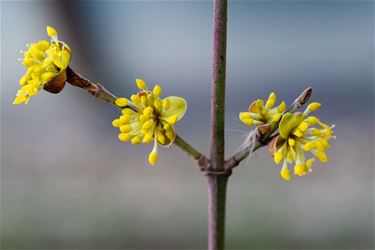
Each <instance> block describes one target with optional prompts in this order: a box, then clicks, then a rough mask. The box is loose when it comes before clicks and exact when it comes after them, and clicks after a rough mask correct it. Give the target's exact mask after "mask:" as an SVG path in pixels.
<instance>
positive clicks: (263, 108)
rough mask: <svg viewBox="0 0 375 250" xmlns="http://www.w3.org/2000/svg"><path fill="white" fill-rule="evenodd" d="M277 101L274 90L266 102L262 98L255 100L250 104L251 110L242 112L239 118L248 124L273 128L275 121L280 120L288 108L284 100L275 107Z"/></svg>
mask: <svg viewBox="0 0 375 250" xmlns="http://www.w3.org/2000/svg"><path fill="white" fill-rule="evenodd" d="M275 103H276V94H275V93H274V92H272V93H271V94H270V95H269V97H268V100H267V101H266V103H265V104H264V101H263V100H262V99H258V100H256V101H254V102H253V103H252V104H250V106H249V112H241V113H240V115H239V118H240V120H241V121H242V122H243V123H244V124H245V125H247V126H253V125H255V126H258V127H263V128H264V127H267V130H268V129H272V128H273V126H274V125H275V123H277V122H278V121H279V120H280V118H281V116H282V113H283V112H284V111H285V108H286V104H285V102H284V101H283V102H281V103H280V104H279V105H278V106H277V107H274V108H273V106H274V105H275Z"/></svg>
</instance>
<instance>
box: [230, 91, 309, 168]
mask: <svg viewBox="0 0 375 250" xmlns="http://www.w3.org/2000/svg"><path fill="white" fill-rule="evenodd" d="M311 94H312V88H311V87H308V88H307V89H305V90H304V91H303V92H302V93H301V94H300V95H299V96H298V97H297V98H296V99H295V100H294V102H293V103H292V104H291V105H290V106H289V107H288V108H287V109H286V111H285V112H284V113H286V112H289V113H294V112H295V111H297V110H298V109H299V108H301V107H302V106H303V105H304V104H305V103H306V102H307V101H308V100H309V98H310V96H311ZM278 127H279V126H278V123H277V124H276V126H275V129H274V130H273V131H270V132H268V133H266V134H263V135H262V134H261V132H260V131H259V129H258V128H255V129H254V130H253V131H252V132H251V133H250V135H249V138H247V139H246V142H248V143H247V145H246V147H245V148H243V149H242V150H240V151H239V152H237V153H236V154H235V155H233V156H232V157H230V158H229V159H228V160H227V161H226V162H225V169H227V170H231V169H233V168H235V167H236V166H238V164H239V163H240V162H241V161H242V160H244V159H245V158H246V157H247V156H249V154H250V153H252V152H254V151H256V150H257V149H259V148H261V147H263V146H266V145H267V144H268V143H269V142H270V141H271V140H272V138H273V136H272V135H273V133H274V132H275V131H276V130H277V128H278Z"/></svg>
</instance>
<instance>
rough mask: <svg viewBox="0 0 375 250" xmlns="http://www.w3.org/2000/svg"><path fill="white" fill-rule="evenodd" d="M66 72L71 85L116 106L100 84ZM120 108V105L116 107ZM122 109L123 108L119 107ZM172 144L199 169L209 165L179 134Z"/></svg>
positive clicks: (72, 72) (113, 98) (111, 95)
mask: <svg viewBox="0 0 375 250" xmlns="http://www.w3.org/2000/svg"><path fill="white" fill-rule="evenodd" d="M66 74H67V82H68V83H70V84H71V85H74V86H76V87H79V88H82V89H85V90H87V91H88V92H89V93H90V94H91V95H93V96H95V97H96V98H98V99H100V100H103V101H106V102H108V103H110V104H112V105H114V106H115V107H118V106H117V105H116V104H115V102H116V99H117V97H116V96H115V95H114V94H112V93H111V92H109V91H108V90H106V89H105V88H104V87H103V86H102V85H101V84H98V83H94V82H92V81H90V80H88V79H86V78H84V77H83V76H81V75H79V74H78V73H76V72H75V71H74V70H72V69H71V68H70V67H68V68H67V71H66ZM118 108H120V107H118ZM128 108H131V109H133V110H134V111H136V110H135V109H134V108H133V107H131V106H128ZM121 109H123V108H121ZM174 144H175V145H176V146H177V147H178V148H180V149H181V150H182V151H184V152H185V153H187V154H188V155H189V156H190V157H192V158H193V159H194V160H196V162H197V164H198V166H199V167H200V169H201V170H204V169H206V168H208V166H209V160H208V159H207V158H206V156H204V155H203V154H202V153H200V152H199V151H198V150H196V149H195V148H194V147H193V146H191V145H190V144H189V143H187V142H186V141H185V140H183V139H182V138H181V137H180V136H179V135H176V139H175V141H174Z"/></svg>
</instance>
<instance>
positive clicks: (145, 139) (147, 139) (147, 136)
mask: <svg viewBox="0 0 375 250" xmlns="http://www.w3.org/2000/svg"><path fill="white" fill-rule="evenodd" d="M153 139H154V137H153V136H152V134H150V133H146V134H145V136H144V137H143V142H144V143H150V142H152V140H153Z"/></svg>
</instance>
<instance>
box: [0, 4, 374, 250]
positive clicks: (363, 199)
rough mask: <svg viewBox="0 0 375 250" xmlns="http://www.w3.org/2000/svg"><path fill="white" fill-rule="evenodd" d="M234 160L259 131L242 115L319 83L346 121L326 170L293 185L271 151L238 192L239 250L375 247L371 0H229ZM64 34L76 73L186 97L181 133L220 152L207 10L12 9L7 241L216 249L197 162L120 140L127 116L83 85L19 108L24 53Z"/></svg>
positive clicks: (232, 214)
mask: <svg viewBox="0 0 375 250" xmlns="http://www.w3.org/2000/svg"><path fill="white" fill-rule="evenodd" d="M228 17H229V21H228V51H227V52H228V62H227V102H226V107H227V108H226V113H227V117H226V118H227V119H226V132H227V133H226V142H227V148H226V155H227V156H230V155H231V154H232V153H234V152H235V150H236V148H237V147H238V146H239V145H240V144H241V143H242V141H243V140H244V138H245V137H246V134H247V133H248V131H249V129H248V128H247V127H246V126H244V125H242V124H241V123H240V121H239V120H238V119H237V114H238V113H239V112H241V111H244V110H246V109H247V107H248V105H249V104H250V103H251V102H252V101H253V100H255V99H257V98H267V96H268V94H269V92H270V91H275V92H276V93H278V97H279V100H286V101H287V102H289V103H290V102H292V101H293V100H294V98H295V97H296V96H297V95H298V94H299V93H300V92H301V91H302V90H303V89H305V88H306V87H308V86H311V87H312V88H313V90H314V93H313V97H312V99H313V100H316V101H319V102H322V103H323V106H322V108H321V109H320V110H319V111H318V112H317V113H316V114H317V115H318V116H319V117H320V118H321V119H322V120H323V121H325V122H326V123H328V124H336V128H335V134H336V135H337V139H336V140H334V141H333V142H332V145H333V148H332V149H331V150H330V151H329V158H330V161H329V163H328V164H321V163H318V164H315V167H314V171H313V172H312V173H311V174H309V175H307V176H305V177H302V178H294V179H293V181H291V182H289V183H286V182H284V181H283V180H282V179H281V178H280V176H279V170H280V166H276V165H275V164H274V163H273V160H272V158H271V157H270V156H269V155H268V153H267V150H266V149H261V150H259V151H258V152H256V154H254V155H253V156H252V157H251V158H250V159H248V160H246V161H244V162H243V163H242V164H241V166H240V167H239V168H237V169H236V170H235V171H234V174H233V176H232V177H231V179H230V181H229V186H228V201H227V244H226V245H227V248H229V249H240V248H241V249H260V248H263V249H271V248H278V249H280V248H285V249H287V248H288V249H290V248H293V249H334V248H335V249H370V248H373V247H374V2H373V1H357V2H355V1H326V2H323V1H317V2H312V1H311V2H310V1H290V2H289V1H264V2H260V1H230V2H229V13H228ZM47 25H51V26H53V27H55V28H56V29H57V30H58V32H59V38H60V39H61V40H63V41H65V42H67V43H68V44H69V46H70V47H71V49H72V51H73V60H72V63H71V66H72V68H73V69H75V70H76V71H77V72H79V73H80V74H82V75H84V76H85V77H87V78H89V79H91V80H92V81H94V82H99V83H102V84H104V86H105V87H106V88H107V89H108V90H110V91H111V92H113V93H115V94H116V95H118V96H125V97H128V96H130V95H131V93H133V92H134V91H135V90H136V88H135V84H134V79H135V78H142V79H144V80H145V81H146V82H148V83H149V84H160V85H161V86H162V87H164V95H165V96H168V95H180V96H183V97H184V98H185V99H186V100H187V102H188V112H187V114H186V115H185V117H184V119H183V120H182V121H181V122H179V123H178V124H177V126H176V128H177V131H178V133H179V134H180V135H181V136H182V137H184V138H185V139H186V140H187V141H189V142H190V143H192V144H193V145H194V146H196V147H197V148H198V149H200V150H201V151H202V152H204V153H208V148H209V110H210V107H209V103H210V101H209V96H210V86H209V84H210V74H211V72H210V70H211V66H210V64H211V41H212V39H211V35H212V3H211V2H210V1H190V2H189V1H181V2H180V1H160V2H158V1H140V2H136V1H113V2H109V1H108V2H107V1H103V2H100V1H95V2H94V1H93V2H89V1H80V2H78V1H77V2H73V1H64V2H59V1H30V2H26V1H14V2H12V1H1V247H2V248H3V249H73V248H74V249H142V248H143V249H146V248H147V249H166V248H169V249H176V248H178V249H192V248H194V249H203V248H206V246H207V245H206V236H207V233H206V231H207V226H206V224H207V222H206V220H207V193H206V190H207V186H206V179H205V177H204V176H202V174H201V173H200V172H199V171H198V170H197V167H196V166H195V165H194V163H193V162H192V161H190V159H188V158H187V156H186V155H185V154H184V153H182V152H181V151H179V150H178V149H176V148H175V147H172V148H171V149H168V150H167V149H161V153H160V160H159V162H158V164H157V165H156V166H155V167H150V166H149V165H148V162H147V156H148V153H149V151H150V150H151V148H152V145H138V146H133V145H131V144H128V143H121V142H120V141H119V140H118V139H117V130H116V129H115V128H113V127H112V125H111V122H112V120H113V119H114V118H116V117H117V116H118V115H119V113H118V110H116V109H115V108H113V107H112V106H110V105H107V104H106V103H104V102H101V101H97V100H95V99H94V98H92V97H91V96H89V95H88V94H87V93H85V92H84V91H82V90H81V89H78V88H75V87H73V86H66V88H65V89H64V91H63V92H62V93H61V94H59V95H53V94H49V93H47V92H43V91H41V92H40V93H39V94H38V95H37V96H36V97H33V98H31V100H30V103H29V104H28V105H18V106H12V105H11V103H12V101H13V99H14V97H15V94H16V92H17V89H18V80H19V78H20V77H21V76H22V75H23V74H24V72H25V68H23V66H22V65H21V64H20V63H19V62H17V58H19V57H21V54H20V53H19V50H20V49H25V48H26V47H25V44H26V43H30V42H36V41H38V40H41V39H48V37H47V35H46V31H45V27H46V26H47Z"/></svg>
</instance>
